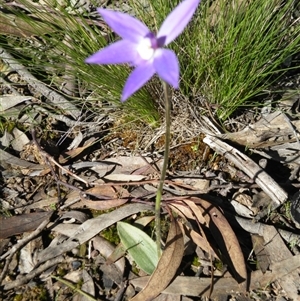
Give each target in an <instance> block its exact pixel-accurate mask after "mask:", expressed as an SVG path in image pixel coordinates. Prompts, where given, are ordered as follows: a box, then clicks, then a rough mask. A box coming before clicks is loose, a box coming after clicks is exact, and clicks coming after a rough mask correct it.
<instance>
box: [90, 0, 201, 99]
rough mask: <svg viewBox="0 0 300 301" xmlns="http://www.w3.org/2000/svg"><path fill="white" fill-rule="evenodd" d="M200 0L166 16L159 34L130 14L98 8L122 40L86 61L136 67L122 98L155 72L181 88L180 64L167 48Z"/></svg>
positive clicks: (187, 1) (190, 0)
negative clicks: (165, 47) (125, 64)
mask: <svg viewBox="0 0 300 301" xmlns="http://www.w3.org/2000/svg"><path fill="white" fill-rule="evenodd" d="M199 2H200V0H184V1H183V2H181V3H180V4H179V5H178V6H177V7H176V8H175V9H174V10H173V11H172V12H171V13H170V14H169V15H168V17H167V18H166V19H165V21H164V22H163V24H162V26H161V28H160V29H159V31H158V33H157V35H155V34H154V33H152V32H151V31H150V30H149V29H148V27H147V26H146V25H145V24H144V23H142V22H141V21H139V20H137V19H135V18H133V17H131V16H130V15H128V14H124V13H121V12H116V11H112V10H107V9H102V8H98V12H99V14H100V15H101V16H102V17H103V19H104V21H105V22H106V23H107V24H108V25H109V26H110V27H111V28H112V29H113V30H114V31H115V32H116V33H117V34H118V35H119V36H120V37H121V38H123V40H120V41H117V42H115V43H113V44H111V45H109V46H107V47H105V48H103V49H101V50H100V51H98V52H96V53H95V54H93V55H92V56H90V57H88V58H87V59H86V60H85V62H86V63H91V64H123V63H129V64H131V65H133V66H135V69H134V70H133V72H132V73H131V74H130V75H129V77H128V79H127V81H126V84H125V86H124V89H123V93H122V98H121V101H125V100H126V99H128V98H129V97H130V96H131V95H132V94H133V93H135V92H136V91H137V90H139V89H140V88H141V87H142V86H143V85H144V84H145V83H146V82H147V81H148V80H149V79H150V78H151V77H152V76H153V75H154V74H155V73H156V72H157V73H158V75H159V76H160V77H161V78H162V79H163V80H164V81H166V82H167V83H168V84H170V85H171V86H173V87H174V88H175V89H177V88H178V87H179V63H178V59H177V57H176V55H175V53H174V52H173V51H172V50H169V49H164V48H163V47H164V46H167V45H168V44H169V43H171V42H172V41H173V40H174V39H176V38H177V36H178V35H180V34H181V32H182V31H183V30H184V28H185V27H186V25H187V24H188V23H189V21H190V20H191V18H192V16H193V14H194V12H195V11H196V9H197V6H198V4H199Z"/></svg>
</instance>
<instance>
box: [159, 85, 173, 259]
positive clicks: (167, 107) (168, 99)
mask: <svg viewBox="0 0 300 301" xmlns="http://www.w3.org/2000/svg"><path fill="white" fill-rule="evenodd" d="M162 85H163V89H164V95H165V120H166V121H165V122H166V132H165V154H164V161H163V166H162V170H161V175H160V181H159V186H158V189H157V193H156V199H155V229H156V244H157V254H158V258H159V257H160V255H161V244H160V240H161V227H160V207H161V197H162V193H163V187H164V181H165V178H166V173H167V168H168V162H169V153H170V139H171V137H170V136H171V94H170V89H169V86H168V84H167V83H166V82H164V81H162Z"/></svg>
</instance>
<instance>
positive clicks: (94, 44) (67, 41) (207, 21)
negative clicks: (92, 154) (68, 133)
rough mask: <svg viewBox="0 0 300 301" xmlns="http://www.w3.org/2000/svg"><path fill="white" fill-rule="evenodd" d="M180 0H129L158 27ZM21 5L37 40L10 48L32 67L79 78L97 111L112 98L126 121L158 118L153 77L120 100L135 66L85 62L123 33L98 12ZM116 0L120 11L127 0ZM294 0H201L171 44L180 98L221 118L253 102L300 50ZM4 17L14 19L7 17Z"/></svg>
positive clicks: (51, 77) (17, 41) (13, 42)
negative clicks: (211, 106)
mask: <svg viewBox="0 0 300 301" xmlns="http://www.w3.org/2000/svg"><path fill="white" fill-rule="evenodd" d="M179 2H180V1H171V0H155V1H150V0H148V1H147V0H146V1H145V0H143V1H136V0H135V1H133V0H130V1H129V7H130V9H131V10H130V11H129V13H130V14H132V15H136V16H137V17H138V18H139V19H141V20H143V21H144V22H145V23H146V24H147V26H148V27H149V28H150V29H151V30H154V31H155V30H157V28H159V27H160V25H161V23H162V22H163V20H164V19H165V17H166V16H167V15H168V14H169V13H170V11H171V10H172V9H173V8H174V7H175V6H176V5H177V4H178V3H179ZM22 3H23V4H24V6H25V7H26V8H27V10H28V11H30V12H31V13H30V14H28V12H27V13H24V12H22V11H20V10H17V11H14V12H13V13H14V14H15V15H16V16H17V20H20V21H22V22H23V23H24V22H25V23H24V24H27V25H26V26H27V28H26V29H27V32H28V31H32V36H33V37H35V38H34V39H32V37H31V38H29V36H27V37H26V38H25V39H22V38H20V37H13V38H11V37H10V38H9V39H6V40H8V41H9V42H8V44H7V45H6V46H7V47H11V48H13V49H14V51H15V52H16V53H17V54H18V55H19V56H20V57H21V58H22V59H23V61H24V64H25V65H26V66H28V68H30V67H31V69H32V70H34V72H40V74H41V76H45V77H46V78H47V80H48V81H50V82H54V83H56V81H57V79H58V78H60V76H61V75H62V74H65V73H67V74H70V76H73V77H74V78H75V79H76V82H77V83H78V84H79V86H80V88H81V91H84V92H82V93H81V94H80V95H79V98H77V99H74V101H76V100H77V101H79V102H80V104H79V105H87V106H89V107H92V109H93V110H94V111H95V113H97V112H98V111H99V110H100V111H101V110H103V107H105V106H106V104H111V103H113V104H115V106H116V105H117V106H119V105H120V108H121V109H122V111H123V113H124V115H126V116H127V119H128V121H132V120H136V119H138V120H139V121H140V120H142V121H144V122H146V123H148V124H151V125H153V124H154V125H156V124H157V122H158V121H159V119H160V117H159V113H160V112H159V109H158V106H157V104H158V103H160V96H159V89H160V88H159V84H157V82H158V81H156V79H155V78H154V80H152V81H151V82H150V83H149V84H148V85H146V88H143V89H141V90H140V91H139V92H138V93H136V94H134V95H133V96H132V97H131V98H130V99H129V101H127V102H126V103H125V104H120V95H121V91H122V89H123V85H124V83H125V81H126V78H127V77H128V75H129V73H130V72H131V69H130V68H129V67H128V68H124V66H118V65H117V66H115V65H114V66H95V65H89V64H85V63H84V59H85V58H86V57H87V56H89V55H90V54H92V53H94V52H96V51H97V50H99V49H100V48H103V47H105V46H106V45H107V44H109V43H111V42H112V41H113V40H115V39H117V38H118V37H116V36H114V35H113V33H111V31H110V29H109V28H108V27H106V25H105V24H104V23H103V22H101V19H100V18H98V20H95V19H94V20H92V19H89V18H87V16H85V15H84V14H82V13H81V14H74V13H73V11H74V10H72V9H71V10H70V7H63V6H59V5H57V4H55V3H56V2H50V1H49V2H48V3H47V2H45V3H47V4H44V6H43V9H41V7H40V6H41V5H40V4H39V6H37V5H36V4H33V2H29V1H28V0H22ZM115 3H116V4H118V7H117V8H116V9H119V10H122V3H123V2H122V1H119V2H115ZM296 5H298V6H299V4H297V1H295V0H286V1H281V0H276V1H269V0H248V1H241V0H230V1H228V0H218V1H208V0H202V2H201V3H200V5H199V8H198V11H197V13H196V14H195V17H194V19H193V22H191V24H190V25H189V26H188V27H187V29H186V30H185V31H184V33H183V34H182V35H181V36H180V37H179V38H178V39H177V40H176V42H173V43H172V44H171V45H170V46H171V48H173V50H174V51H175V52H176V53H177V54H178V57H179V61H180V66H181V77H182V78H181V87H180V88H181V93H182V94H184V96H185V97H182V98H181V99H183V100H184V101H189V100H188V99H195V98H197V97H199V96H201V97H203V98H204V99H206V101H207V103H208V104H209V103H210V104H215V106H214V107H215V108H216V114H217V117H218V118H219V120H220V121H224V120H225V119H226V118H228V117H229V116H230V115H231V114H232V113H233V112H235V111H236V110H237V109H238V108H239V107H240V106H243V105H246V104H247V105H251V104H252V105H253V103H251V101H252V102H253V99H254V97H256V96H258V95H260V94H262V93H263V92H264V91H265V90H266V89H267V88H268V87H270V85H272V81H274V80H275V79H276V78H278V77H280V76H281V75H282V74H283V73H284V72H285V71H286V70H287V67H285V65H284V63H285V62H286V61H287V59H289V58H290V57H291V56H292V55H293V54H295V53H296V52H298V51H299V45H300V22H299V20H296V19H294V20H293V18H292V17H293V12H294V11H295V10H296V9H298V10H299V7H298V8H297V7H296ZM110 8H114V7H110ZM45 10H48V11H50V13H45ZM95 15H97V14H95ZM3 20H4V21H1V22H9V21H8V20H7V17H6V18H4V19H3ZM37 20H38V21H37ZM33 41H34V42H33ZM0 43H1V41H0ZM5 43H7V42H5ZM86 96H89V97H86ZM83 99H85V101H84V102H83ZM194 108H195V111H198V112H199V110H197V107H194Z"/></svg>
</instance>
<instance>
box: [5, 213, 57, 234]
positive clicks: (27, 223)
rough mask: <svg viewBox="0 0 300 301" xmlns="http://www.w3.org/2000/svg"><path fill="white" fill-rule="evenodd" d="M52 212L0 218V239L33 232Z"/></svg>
mask: <svg viewBox="0 0 300 301" xmlns="http://www.w3.org/2000/svg"><path fill="white" fill-rule="evenodd" d="M52 213H53V211H48V212H34V213H28V214H22V215H16V216H12V217H7V218H5V217H2V216H0V239H3V238H7V237H10V236H13V235H16V234H20V233H24V232H29V231H33V230H35V229H36V228H37V227H38V226H39V225H40V224H41V223H42V222H43V221H44V220H45V219H48V218H49V217H50V216H51V215H52Z"/></svg>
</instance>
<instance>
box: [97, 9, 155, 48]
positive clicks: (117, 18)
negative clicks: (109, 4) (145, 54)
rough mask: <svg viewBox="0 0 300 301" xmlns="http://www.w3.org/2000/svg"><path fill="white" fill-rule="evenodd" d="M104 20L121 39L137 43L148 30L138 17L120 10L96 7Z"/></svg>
mask: <svg viewBox="0 0 300 301" xmlns="http://www.w3.org/2000/svg"><path fill="white" fill-rule="evenodd" d="M97 11H98V13H99V14H100V15H101V16H102V18H103V19H104V21H105V22H106V23H107V24H108V25H109V26H110V27H111V28H112V29H113V30H114V31H115V32H116V33H117V34H118V35H119V36H120V37H122V38H123V39H126V40H130V41H132V42H135V43H138V42H139V41H140V39H141V38H143V37H145V36H146V35H147V34H148V33H149V32H150V30H149V28H148V27H147V26H146V25H145V24H144V23H142V22H141V21H139V20H138V19H136V18H134V17H132V16H130V15H128V14H125V13H121V12H116V11H112V10H109V9H104V8H98V9H97Z"/></svg>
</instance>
